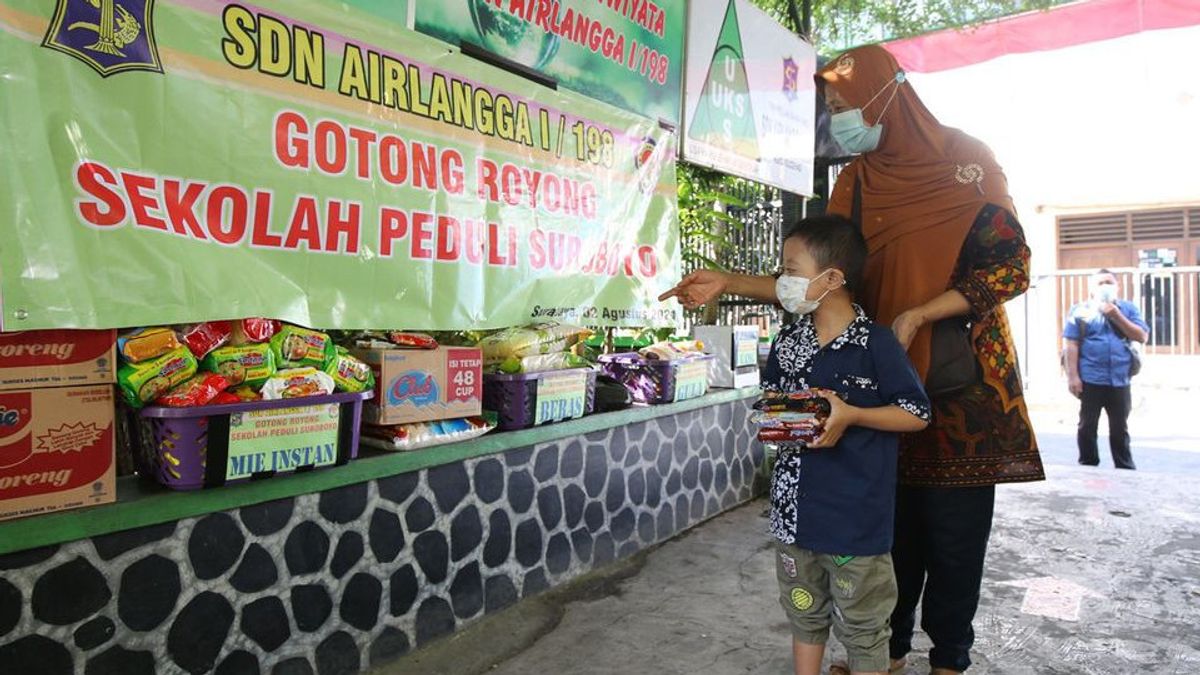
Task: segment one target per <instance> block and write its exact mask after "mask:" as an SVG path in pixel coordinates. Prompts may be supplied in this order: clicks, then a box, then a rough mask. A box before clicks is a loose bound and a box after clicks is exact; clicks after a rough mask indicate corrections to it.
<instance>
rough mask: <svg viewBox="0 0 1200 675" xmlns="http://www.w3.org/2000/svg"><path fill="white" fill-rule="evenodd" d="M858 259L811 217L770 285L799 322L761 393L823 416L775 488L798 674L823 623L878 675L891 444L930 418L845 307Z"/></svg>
mask: <svg viewBox="0 0 1200 675" xmlns="http://www.w3.org/2000/svg"><path fill="white" fill-rule="evenodd" d="M866 257H867V247H866V242H865V241H864V240H863V237H862V234H861V233H860V232H859V231H858V228H857V227H856V226H855V225H854V224H853V223H852V222H851V221H849V220H847V219H845V218H842V217H840V216H823V217H819V218H809V219H806V220H803V221H801V222H799V223H798V224H797V225H796V226H794V227H793V228H792V229H791V230H790V232H788V234H787V236H786V238H785V239H784V244H783V271H782V274H781V275H780V276H779V278H778V280H777V282H776V290H777V292H778V296H779V301H780V304H782V305H783V307H784V309H786V310H787V311H789V312H791V313H793V314H797V315H799V316H800V318H799V319H798V320H797V321H796V322H795V323H793V324H791V325H789V326H787V327H785V328H784V329H782V330H781V331H780V332H779V335H778V336H776V338H775V342H774V344H772V345H771V354H770V357H769V359H768V361H767V367H766V373H765V375H764V378H763V387H764V388H765V389H771V390H778V391H782V392H796V391H802V390H805V389H813V390H816V391H817V392H819V393H820V394H822V395H823V396H824V397H825V398H826V399H827V400H828V401H829V403H830V414H829V417H828V418H827V419H826V420H825V423H824V426H823V429H822V431H821V433H820V435H819V436H818V437H817V438H816V440H815V441H813V442H812V443H810V444H808V445H807V446H804V447H795V446H791V447H789V446H784V447H781V449H780V452H779V455H778V457H777V458H776V461H775V469H774V473H773V475H772V478H771V518H770V523H771V534H772V535H773V536H774V537H775V538H776V539H777V540H778V542H777V544H776V548H777V553H776V574H777V577H778V580H779V589H780V592H781V597H780V603H781V604H782V605H783V609H784V611H785V612H786V614H787V616H788V619H789V621H790V622H791V625H792V633H793V639H792V651H793V655H794V657H795V668H796V674H797V675H817V673H819V672H820V667H821V659H822V657H823V656H824V652H825V641H826V639H827V638H828V635H829V627H830V624H831V623H832V625H833V630H834V634H835V635H836V636H837V637H838V639H839V640H840V641H841V642H842V644H843V645H844V646H845V647H846V651H847V652H848V654H849V669H850V670H851V671H852V672H853V673H855V674H866V673H885V672H886V671H887V670H888V666H889V659H888V637H889V635H890V633H891V629H890V628H889V625H888V620H889V617H890V616H891V613H892V608H893V606H894V605H895V603H896V581H895V576H894V574H893V571H892V558H891V554H890V553H889V552H890V551H891V547H892V527H893V523H892V520H893V511H894V508H895V499H896V461H897V454H896V453H897V448H898V445H899V439H898V436H897V434H898V433H899V432H911V431H919V430H921V429H923V428H924V427H925V426H926V425H927V424H928V423H929V419H930V407H929V399H928V398H927V397H926V396H925V392H924V390H923V389H922V388H921V381H920V378H919V377H918V376H917V373H916V371H915V370H914V369H913V367H912V365H911V364H910V363H909V361H908V357H907V356H906V355H905V353H904V349H903V348H902V347H901V346H900V343H899V342H898V341H897V340H896V337H895V336H894V335H893V334H892V332H891V330H890V329H888V328H886V327H883V326H878V325H876V324H874V323H873V322H871V320H870V319H868V318H867V316H866V314H864V313H863V310H862V309H861V308H859V307H858V305H855V304H854V303H853V292H854V291H855V290H856V289H857V288H858V286H859V284H860V283H861V280H862V271H863V266H864V264H865V261H866ZM833 672H837V669H836V668H835V669H834V671H833Z"/></svg>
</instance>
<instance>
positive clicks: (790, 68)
mask: <svg viewBox="0 0 1200 675" xmlns="http://www.w3.org/2000/svg"><path fill="white" fill-rule="evenodd" d="M799 94H800V66H799V65H797V64H796V60H795V59H793V58H792V57H790V56H789V57H787V58H786V59H784V60H783V95H784V96H787V99H788V100H789V101H795V100H796V97H797V96H799Z"/></svg>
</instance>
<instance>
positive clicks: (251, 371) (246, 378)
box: [204, 344, 275, 387]
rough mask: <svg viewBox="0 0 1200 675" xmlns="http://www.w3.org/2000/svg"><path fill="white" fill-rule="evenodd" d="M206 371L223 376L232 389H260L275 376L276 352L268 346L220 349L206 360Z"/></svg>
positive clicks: (215, 350)
mask: <svg viewBox="0 0 1200 675" xmlns="http://www.w3.org/2000/svg"><path fill="white" fill-rule="evenodd" d="M204 369H205V370H209V371H212V372H214V373H217V374H218V375H221V376H223V377H224V378H225V379H227V380H229V386H231V387H237V386H239V385H243V384H246V385H249V386H251V387H260V386H262V384H263V383H264V382H266V381H267V378H269V377H271V376H272V375H274V374H275V352H274V351H272V349H271V345H266V344H257V345H241V346H229V347H220V348H218V349H214V350H213V352H212V353H211V354H209V355H208V357H206V358H205V359H204Z"/></svg>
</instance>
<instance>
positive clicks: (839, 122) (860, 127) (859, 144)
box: [829, 72, 906, 155]
mask: <svg viewBox="0 0 1200 675" xmlns="http://www.w3.org/2000/svg"><path fill="white" fill-rule="evenodd" d="M905 79H906V78H905V75H904V73H903V72H899V73H896V77H895V78H894V79H893V80H891V81H890V82H888V83H887V84H885V85H884V86H883V88H882V89H880V90H879V91H877V92H875V95H874V96H872V97H871V100H870V101H867V105H865V106H863V108H865V107H867V106H869V105H871V104H872V103H873V102H874V101H875V99H877V98H879V96H880V94H882V93H883V92H885V91H887V90H888V87H891V89H892V93H891V96H889V97H888V100H887V103H885V104H884V105H883V110H881V111H879V117H877V118H875V124H867V121H866V119H864V118H863V112H862V108H850V109H849V110H843V111H841V112H836V113H834V114H833V115H831V116H830V117H829V133H830V135H832V136H833V139H834V140H835V141H837V142H838V145H840V146H842V149H843V150H845V151H846V152H849V153H851V154H855V155H861V154H863V153H866V152H871V151H872V150H874V149H876V148H878V147H879V141H880V140H881V139H882V138H883V124H881V123H880V122H879V120H881V119H883V114H884V113H885V112H887V109H888V107H889V106H891V105H892V99H894V98H896V92H897V91H899V90H900V85H901V84H903V83H904V81H905Z"/></svg>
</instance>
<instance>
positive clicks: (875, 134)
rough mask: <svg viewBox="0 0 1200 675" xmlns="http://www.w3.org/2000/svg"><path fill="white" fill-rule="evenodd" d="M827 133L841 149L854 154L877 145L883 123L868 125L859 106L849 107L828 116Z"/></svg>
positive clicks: (869, 149)
mask: <svg viewBox="0 0 1200 675" xmlns="http://www.w3.org/2000/svg"><path fill="white" fill-rule="evenodd" d="M829 133H830V135H832V136H833V140H835V141H837V142H838V145H840V146H842V149H843V150H845V151H846V152H849V153H851V154H854V155H861V154H863V153H864V152H871V151H872V150H874V149H875V148H878V147H879V139H880V138H882V137H883V125H882V124H875V125H873V126H872V125H869V124H867V123H866V121H865V120H864V119H863V113H862V109H861V108H851V109H849V110H843V111H841V112H839V113H834V114H833V115H831V116H830V117H829Z"/></svg>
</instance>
